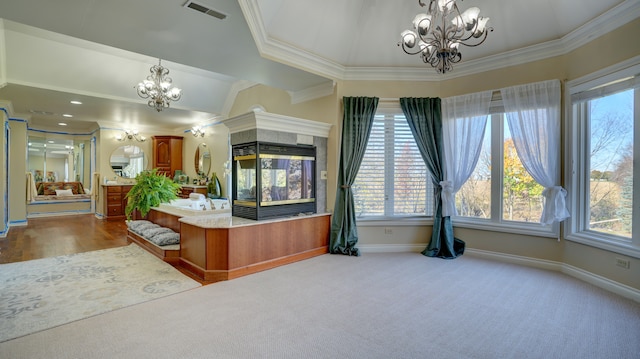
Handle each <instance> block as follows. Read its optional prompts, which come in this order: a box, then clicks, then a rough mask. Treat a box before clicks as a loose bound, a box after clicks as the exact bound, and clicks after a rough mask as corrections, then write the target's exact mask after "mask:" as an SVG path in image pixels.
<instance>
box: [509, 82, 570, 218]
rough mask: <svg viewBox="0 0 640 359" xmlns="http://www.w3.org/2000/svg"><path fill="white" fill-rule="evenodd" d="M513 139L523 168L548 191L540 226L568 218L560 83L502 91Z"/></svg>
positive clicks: (543, 83) (545, 196)
mask: <svg viewBox="0 0 640 359" xmlns="http://www.w3.org/2000/svg"><path fill="white" fill-rule="evenodd" d="M500 92H501V94H502V101H503V103H504V109H505V112H506V113H507V123H508V124H509V130H510V131H511V137H512V138H513V143H514V145H515V148H516V152H517V153H518V157H519V158H520V161H521V162H522V165H523V166H524V168H525V169H526V170H527V172H529V174H530V175H531V177H533V179H534V180H535V181H536V182H538V183H540V184H541V185H542V186H543V187H544V188H545V189H544V191H543V192H542V195H543V196H544V200H545V201H544V207H543V209H542V216H541V217H540V223H542V224H545V225H546V224H551V223H554V222H561V221H563V220H565V219H566V218H569V211H567V206H566V204H565V197H566V196H567V191H566V190H565V189H564V188H562V187H561V186H559V185H558V183H559V181H560V98H561V90H560V81H558V80H550V81H544V82H537V83H533V84H526V85H520V86H514V87H509V88H505V89H501V90H500Z"/></svg>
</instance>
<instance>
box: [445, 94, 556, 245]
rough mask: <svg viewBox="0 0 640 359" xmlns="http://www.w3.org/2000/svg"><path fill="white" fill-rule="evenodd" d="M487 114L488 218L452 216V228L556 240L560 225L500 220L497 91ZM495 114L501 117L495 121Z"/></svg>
mask: <svg viewBox="0 0 640 359" xmlns="http://www.w3.org/2000/svg"><path fill="white" fill-rule="evenodd" d="M489 114H490V116H491V117H490V118H489V119H488V122H489V121H490V122H491V218H476V217H466V216H455V217H452V220H453V224H454V226H456V227H461V228H471V229H477V230H484V231H492V232H506V233H513V234H524V235H530V236H535V237H545V238H556V239H559V238H560V225H559V223H554V224H552V225H548V226H545V225H542V224H540V223H537V222H521V221H508V220H504V219H502V215H503V209H504V208H503V207H504V198H503V193H504V190H503V184H504V178H503V167H504V127H505V117H504V116H505V109H504V105H503V103H502V97H501V95H500V91H499V90H498V91H494V93H493V96H492V98H491V105H490V107H489ZM494 115H500V116H499V118H498V117H497V116H494Z"/></svg>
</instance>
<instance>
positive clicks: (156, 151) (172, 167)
mask: <svg viewBox="0 0 640 359" xmlns="http://www.w3.org/2000/svg"><path fill="white" fill-rule="evenodd" d="M152 140H153V166H152V168H157V169H158V172H159V173H164V174H165V175H167V176H168V177H171V178H173V176H174V175H175V173H176V170H182V136H153V137H152Z"/></svg>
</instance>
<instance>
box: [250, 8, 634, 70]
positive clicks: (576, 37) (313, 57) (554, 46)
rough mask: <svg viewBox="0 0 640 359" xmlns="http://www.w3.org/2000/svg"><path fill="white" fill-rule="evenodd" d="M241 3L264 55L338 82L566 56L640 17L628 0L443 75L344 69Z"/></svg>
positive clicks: (468, 68) (486, 67)
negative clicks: (294, 42)
mask: <svg viewBox="0 0 640 359" xmlns="http://www.w3.org/2000/svg"><path fill="white" fill-rule="evenodd" d="M239 3H240V7H241V8H242V11H243V13H244V15H245V18H246V20H247V24H248V25H249V28H250V30H251V33H252V34H253V38H254V40H255V42H256V45H257V47H258V51H259V52H260V54H261V55H262V56H264V57H268V58H271V59H273V60H277V61H281V62H286V63H291V64H296V66H297V67H299V68H303V69H305V70H307V71H310V72H313V73H315V74H318V75H321V76H326V77H329V78H332V79H335V80H353V81H363V80H370V81H442V80H449V79H454V78H457V77H462V76H468V75H473V74H477V73H481V72H485V71H491V70H497V69H500V68H504V67H509V66H515V65H520V64H524V63H528V62H533V61H538V60H543V59H547V58H551V57H555V56H559V55H564V54H567V53H569V52H570V51H573V50H575V49H577V48H579V47H580V46H583V45H585V44H587V43H588V42H590V41H592V40H594V39H596V38H598V37H600V36H601V35H604V34H606V33H608V32H611V31H613V30H615V29H617V28H619V27H621V26H623V25H625V24H627V23H629V22H630V21H633V20H635V19H637V18H638V17H640V2H639V1H637V0H626V1H624V2H622V3H621V4H619V5H618V6H616V7H614V8H613V9H611V10H609V11H607V12H605V13H604V14H602V15H600V16H598V17H597V18H595V19H594V20H592V21H590V22H588V23H586V24H584V25H583V26H581V27H579V28H578V29H576V30H574V31H572V32H571V33H569V34H567V35H565V36H564V37H562V38H560V39H557V40H552V41H548V42H545V43H541V44H537V45H533V46H527V47H523V48H520V49H517V50H512V51H508V52H505V53H501V54H498V55H492V56H487V57H484V58H481V59H474V60H469V61H465V62H464V63H460V64H458V65H457V66H456V68H455V71H453V72H451V73H448V74H445V75H442V74H437V73H435V72H434V71H426V70H428V69H430V68H425V67H345V66H343V65H341V64H338V63H336V62H334V61H331V60H328V59H326V58H322V57H321V56H318V55H317V54H312V53H310V52H308V51H304V50H301V49H298V48H295V47H293V46H291V45H290V44H286V43H284V42H282V41H279V40H277V39H273V38H270V37H269V36H268V34H267V31H266V29H265V27H264V24H263V23H262V18H261V16H260V11H259V8H258V1H257V0H239Z"/></svg>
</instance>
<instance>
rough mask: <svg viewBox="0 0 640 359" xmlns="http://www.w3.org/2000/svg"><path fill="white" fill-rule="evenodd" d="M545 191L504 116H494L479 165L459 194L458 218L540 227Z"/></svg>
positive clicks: (489, 124)
mask: <svg viewBox="0 0 640 359" xmlns="http://www.w3.org/2000/svg"><path fill="white" fill-rule="evenodd" d="M496 179H497V180H496ZM543 190H544V188H543V187H542V186H541V185H540V184H538V183H537V182H536V181H534V180H533V178H532V177H531V175H529V173H528V172H527V171H526V170H525V169H524V166H523V165H522V162H521V161H520V158H519V157H518V154H517V153H516V149H515V147H514V144H513V139H512V138H511V134H510V132H509V127H508V126H507V121H506V117H505V115H504V113H503V112H499V113H493V114H491V117H490V119H489V121H487V129H486V130H485V137H484V142H483V146H482V152H481V153H480V158H479V159H478V164H477V165H476V168H475V170H474V172H473V174H472V175H471V177H470V178H469V180H468V181H467V182H466V183H465V184H464V185H463V186H462V188H461V189H460V191H458V193H457V194H456V209H457V211H458V216H459V217H461V218H464V217H466V218H467V219H486V220H490V221H493V222H497V223H500V222H504V223H507V222H533V223H536V224H537V223H538V221H539V220H540V215H541V214H542V203H543V202H542V191H543Z"/></svg>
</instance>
